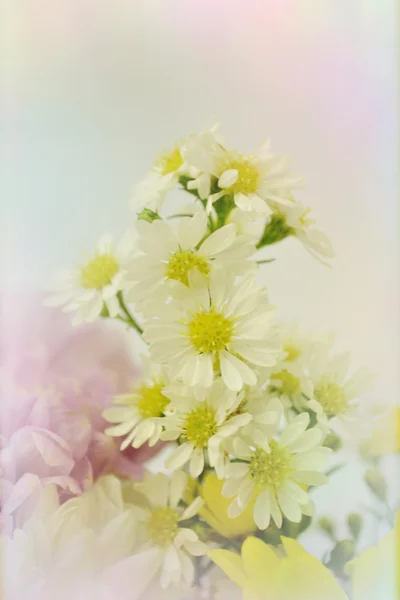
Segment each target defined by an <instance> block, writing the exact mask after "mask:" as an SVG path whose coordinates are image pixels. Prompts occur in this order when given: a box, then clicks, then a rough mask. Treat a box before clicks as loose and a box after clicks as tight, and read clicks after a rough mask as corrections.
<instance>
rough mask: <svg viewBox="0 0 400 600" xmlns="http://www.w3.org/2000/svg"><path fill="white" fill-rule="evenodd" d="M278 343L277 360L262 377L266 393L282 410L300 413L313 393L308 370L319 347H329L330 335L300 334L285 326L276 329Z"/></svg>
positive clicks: (298, 330)
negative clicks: (273, 397) (267, 380)
mask: <svg viewBox="0 0 400 600" xmlns="http://www.w3.org/2000/svg"><path fill="white" fill-rule="evenodd" d="M280 340H281V345H282V354H281V357H280V360H278V361H277V363H276V365H275V366H274V367H272V368H271V369H268V370H267V371H266V373H265V374H264V376H265V377H269V382H268V391H269V392H270V393H271V394H273V395H276V396H278V397H279V398H280V400H281V402H282V404H283V405H284V407H285V408H292V407H294V408H295V410H296V411H302V410H304V408H305V402H307V400H309V399H310V398H311V397H312V393H313V385H312V381H311V379H310V377H309V372H308V366H309V364H310V362H312V360H313V358H312V357H313V355H314V352H315V351H316V349H318V348H319V347H320V345H321V343H325V344H327V345H331V343H332V335H331V334H328V333H324V334H317V333H312V334H310V333H304V332H302V331H301V330H300V329H299V327H298V326H297V325H287V326H282V327H281V328H280Z"/></svg>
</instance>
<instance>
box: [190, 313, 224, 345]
mask: <svg viewBox="0 0 400 600" xmlns="http://www.w3.org/2000/svg"><path fill="white" fill-rule="evenodd" d="M233 326H234V322H233V319H230V318H228V317H225V316H224V315H223V314H221V313H218V312H216V311H214V310H211V311H210V312H198V313H197V314H195V315H194V317H193V319H192V320H191V322H190V323H189V337H190V339H191V342H192V344H193V346H194V347H195V348H196V350H197V351H198V352H221V350H224V349H225V348H226V346H227V344H228V343H229V342H230V341H231V338H232V335H233Z"/></svg>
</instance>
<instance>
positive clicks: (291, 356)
mask: <svg viewBox="0 0 400 600" xmlns="http://www.w3.org/2000/svg"><path fill="white" fill-rule="evenodd" d="M283 349H284V351H285V352H286V357H285V360H286V361H288V362H294V361H295V360H297V359H298V358H299V356H300V353H301V350H300V347H299V346H297V345H296V344H291V343H288V344H284V346H283Z"/></svg>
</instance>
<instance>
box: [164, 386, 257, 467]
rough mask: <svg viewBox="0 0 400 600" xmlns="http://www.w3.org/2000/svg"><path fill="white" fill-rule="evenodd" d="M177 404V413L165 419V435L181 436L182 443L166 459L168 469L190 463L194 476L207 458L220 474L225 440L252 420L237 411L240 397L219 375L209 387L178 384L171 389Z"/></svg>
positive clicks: (247, 415) (174, 402)
mask: <svg viewBox="0 0 400 600" xmlns="http://www.w3.org/2000/svg"><path fill="white" fill-rule="evenodd" d="M167 393H168V394H169V396H170V398H171V400H172V403H173V404H174V406H175V407H176V411H175V413H174V415H173V416H171V417H167V418H165V419H164V421H163V424H164V427H165V433H164V434H162V436H161V438H162V439H168V440H171V439H179V441H180V444H181V445H180V446H178V447H177V448H176V449H175V450H173V451H172V452H171V454H170V455H169V456H168V458H167V459H166V462H165V466H166V467H167V468H168V469H180V468H181V467H183V466H184V465H185V464H186V463H189V471H190V474H191V476H192V477H194V478H196V477H198V476H199V475H200V474H201V473H202V472H203V470H204V466H205V464H206V462H208V464H209V465H210V466H211V467H214V468H215V470H216V473H217V475H218V476H219V477H222V476H223V474H224V469H225V463H226V460H225V450H224V441H225V440H226V438H229V437H230V436H233V435H235V434H236V433H237V432H238V431H239V429H240V428H241V427H243V426H244V425H246V424H247V423H249V422H250V420H251V415H250V414H249V413H246V412H244V411H241V412H240V413H238V412H237V409H238V406H239V403H240V398H238V396H237V394H236V393H234V392H232V391H230V390H228V389H227V388H226V387H225V385H224V384H223V382H222V381H221V380H220V379H217V380H216V381H215V382H214V383H213V385H212V386H211V388H209V389H208V390H205V389H204V388H203V389H201V390H200V389H197V390H196V389H194V388H187V387H186V386H184V385H179V384H175V385H173V386H170V388H169V389H168V390H167Z"/></svg>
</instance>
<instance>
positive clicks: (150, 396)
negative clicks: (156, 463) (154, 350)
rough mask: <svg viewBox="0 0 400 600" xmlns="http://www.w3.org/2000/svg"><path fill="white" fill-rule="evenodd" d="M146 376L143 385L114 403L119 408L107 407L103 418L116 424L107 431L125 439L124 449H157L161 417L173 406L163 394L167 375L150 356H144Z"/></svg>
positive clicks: (139, 383)
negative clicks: (152, 361)
mask: <svg viewBox="0 0 400 600" xmlns="http://www.w3.org/2000/svg"><path fill="white" fill-rule="evenodd" d="M143 367H144V373H143V378H142V380H141V382H136V383H135V385H134V388H133V389H132V391H131V392H128V393H125V394H119V395H118V396H116V397H115V398H114V403H115V404H117V405H119V406H115V407H112V408H108V409H106V410H105V411H104V412H103V416H104V418H105V419H106V420H107V421H110V423H117V424H116V425H114V427H109V428H108V429H106V433H107V434H108V435H110V436H115V437H121V436H125V435H126V438H125V439H124V440H123V442H122V444H121V450H125V448H127V447H128V446H130V445H131V446H133V448H140V446H143V444H145V443H146V442H147V443H148V444H149V446H154V445H155V444H156V443H157V442H158V441H159V439H160V435H161V431H162V417H163V416H164V412H165V410H166V409H167V406H168V405H169V404H170V400H169V398H168V397H167V396H166V395H164V389H165V387H166V385H167V383H168V381H167V378H166V375H165V373H164V372H162V370H160V369H159V368H158V367H157V366H156V365H153V364H152V363H151V362H150V361H149V360H148V359H147V357H143Z"/></svg>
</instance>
